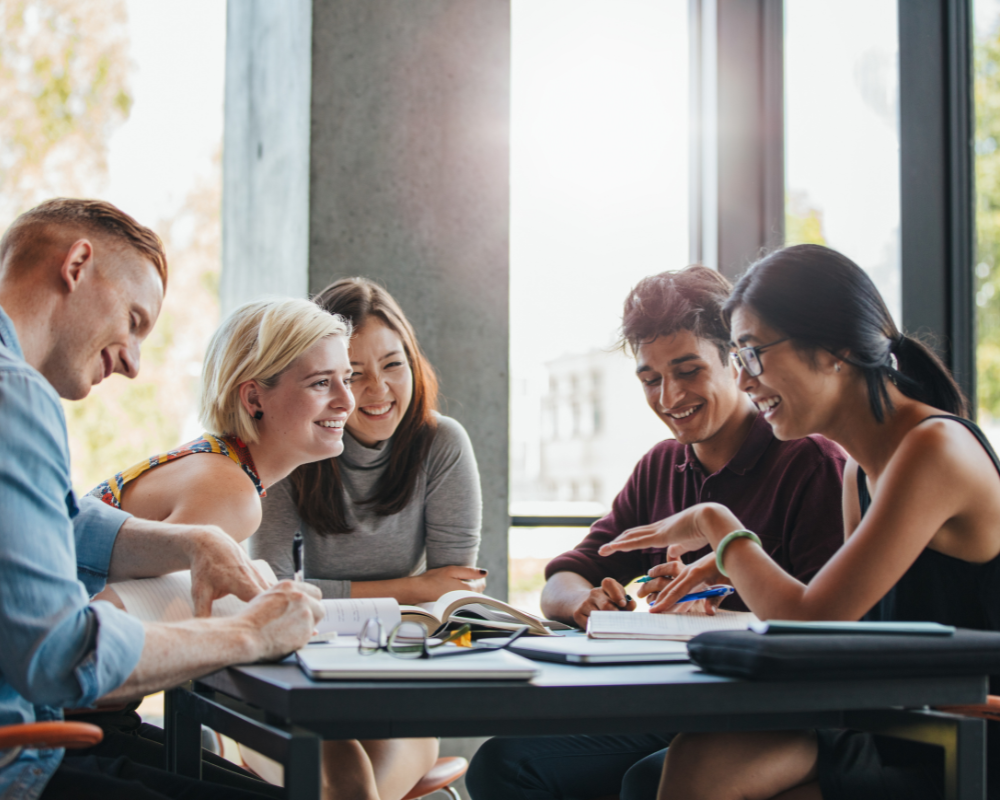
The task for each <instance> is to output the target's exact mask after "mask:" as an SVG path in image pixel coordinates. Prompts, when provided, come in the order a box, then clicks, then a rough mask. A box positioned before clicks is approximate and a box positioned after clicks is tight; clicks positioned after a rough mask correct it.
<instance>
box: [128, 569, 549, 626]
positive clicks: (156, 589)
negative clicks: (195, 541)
mask: <svg viewBox="0 0 1000 800" xmlns="http://www.w3.org/2000/svg"><path fill="white" fill-rule="evenodd" d="M253 564H254V566H255V567H256V568H257V570H258V571H259V572H260V573H261V574H262V575H263V576H264V577H265V578H266V579H268V580H269V581H271V582H273V583H276V582H277V579H276V578H275V575H274V572H273V571H272V570H271V567H270V565H269V564H268V563H267V562H266V561H254V562H253ZM110 587H111V588H112V589H114V591H115V592H117V594H118V597H119V598H120V599H121V601H122V604H123V605H124V606H125V610H126V611H128V613H129V614H132V615H133V616H135V617H138V618H139V619H141V620H142V621H143V622H182V621H183V620H187V619H192V618H193V617H194V602H193V601H192V600H191V573H190V572H188V571H186V570H185V571H184V572H171V573H170V574H168V575H161V576H160V577H158V578H142V579H141V580H132V581H121V582H120V583H113V584H110ZM322 602H323V608H324V609H325V610H326V616H324V617H323V619H322V620H321V621H320V622H319V623H318V624H317V626H316V629H317V631H318V633H319V634H320V636H321V637H324V638H328V637H329V634H331V633H339V634H342V635H345V636H354V635H356V634H358V633H360V632H361V628H362V627H363V626H364V624H365V622H366V621H367V620H368V619H369V618H370V617H378V618H379V619H380V620H382V626H383V627H384V628H385V630H386V631H390V630H392V628H393V627H395V626H396V625H397V624H398V623H399V622H400V621H401V620H404V619H405V620H408V621H411V622H420V623H422V624H423V625H424V626H425V627H426V628H427V629H428V631H429V632H431V633H433V632H434V631H436V630H438V629H439V628H441V627H443V626H444V625H445V624H446V623H447V622H449V621H458V622H475V624H477V625H483V626H486V627H489V628H499V629H501V630H510V629H514V628H519V627H521V626H522V625H527V626H528V627H529V628H530V629H531V632H532V633H537V634H539V635H542V636H548V635H550V634H551V632H552V631H551V629H552V628H558V629H568V626H566V625H563V624H562V623H560V622H554V621H552V620H543V619H539V618H538V617H535V616H532V615H531V614H528V613H527V612H524V611H520V610H519V609H516V608H514V607H513V606H509V605H507V604H506V603H504V602H503V601H502V600H496V599H494V598H492V597H487V596H486V595H483V594H478V593H476V592H463V591H456V592H448V593H447V594H444V595H442V596H441V597H440V599H439V600H438V601H437V602H436V603H425V604H424V605H423V606H400V605H399V603H397V602H396V600H395V599H393V598H392V597H352V598H349V599H343V600H323V601H322ZM246 606H247V604H246V603H244V602H243V601H242V600H240V599H239V598H237V597H236V596H235V595H227V596H226V597H223V598H221V599H219V600H216V601H215V602H214V603H213V604H212V616H213V617H229V616H234V615H235V614H239V613H240V612H241V611H242V610H243V609H245V608H246ZM459 612H460V613H459ZM466 615H469V616H466Z"/></svg>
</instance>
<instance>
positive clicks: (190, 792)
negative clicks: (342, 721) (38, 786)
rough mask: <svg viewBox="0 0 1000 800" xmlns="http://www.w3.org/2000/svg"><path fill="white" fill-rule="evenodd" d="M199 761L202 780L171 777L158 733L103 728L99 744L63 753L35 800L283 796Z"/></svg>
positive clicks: (223, 766)
mask: <svg viewBox="0 0 1000 800" xmlns="http://www.w3.org/2000/svg"><path fill="white" fill-rule="evenodd" d="M136 719H138V717H137V718H136ZM88 721H91V720H90V719H88ZM202 758H203V760H204V764H203V766H202V776H203V779H202V780H200V781H199V780H195V779H193V778H184V777H181V776H180V775H174V774H173V773H170V772H167V771H166V770H165V769H164V766H165V759H164V749H163V731H162V730H161V729H160V728H157V727H155V726H153V725H147V724H145V723H140V724H138V725H137V726H136V727H135V728H134V729H133V730H128V731H127V732H126V731H122V730H119V729H115V728H114V727H111V726H107V727H104V741H102V742H101V743H100V744H98V745H95V746H94V747H90V748H88V749H86V750H78V751H72V750H70V751H68V752H67V754H66V757H65V758H64V759H63V762H62V764H61V765H60V766H59V769H58V770H56V773H55V775H54V776H53V777H52V780H50V781H49V783H48V785H47V786H46V787H45V791H44V792H43V793H42V798H41V800H91V798H93V800H119V799H120V800H130V799H131V798H135V799H136V800H167V798H172V799H174V800H176V799H177V798H182V799H183V800H216V799H217V800H266V799H267V798H280V797H283V796H284V789H282V788H281V787H280V786H271V785H270V784H268V783H265V782H263V781H261V780H258V779H257V778H255V777H253V776H252V775H251V774H250V773H249V772H247V771H246V770H243V769H240V768H239V767H237V766H236V765H235V764H233V763H231V762H229V761H226V760H225V759H223V758H219V757H218V756H216V755H215V754H214V753H207V752H202Z"/></svg>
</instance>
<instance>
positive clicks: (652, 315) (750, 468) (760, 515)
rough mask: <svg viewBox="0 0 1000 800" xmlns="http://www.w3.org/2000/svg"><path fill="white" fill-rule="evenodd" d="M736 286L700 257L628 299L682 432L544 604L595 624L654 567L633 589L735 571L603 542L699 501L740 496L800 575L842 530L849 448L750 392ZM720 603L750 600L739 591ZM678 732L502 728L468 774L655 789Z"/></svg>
mask: <svg viewBox="0 0 1000 800" xmlns="http://www.w3.org/2000/svg"><path fill="white" fill-rule="evenodd" d="M730 289H731V286H730V285H729V282H728V281H727V280H726V279H725V278H724V277H722V276H721V275H720V274H719V273H718V272H716V271H714V270H711V269H708V268H706V267H697V266H695V267H688V268H687V269H683V270H680V271H679V272H664V273H661V274H660V275H654V276H652V277H649V278H646V279H644V280H643V281H641V282H640V283H639V284H638V285H637V286H636V287H635V289H633V290H632V292H631V293H630V294H629V297H628V298H627V299H626V301H625V309H624V314H623V319H622V339H623V343H624V344H625V345H626V346H627V347H628V348H629V349H630V350H631V352H632V353H633V354H634V355H635V358H636V375H637V377H638V379H639V381H640V382H641V385H642V388H643V391H644V392H645V395H646V402H647V403H648V404H649V407H650V408H651V409H652V410H653V413H654V414H656V415H657V416H658V417H659V418H660V419H662V420H663V422H664V423H665V424H666V425H667V427H668V428H669V429H670V431H671V433H672V434H673V437H674V438H673V439H668V440H666V441H663V442H660V443H659V444H657V445H656V446H655V447H653V449H652V450H650V451H649V452H648V453H647V454H646V455H645V456H643V458H642V459H641V460H640V461H639V463H638V464H637V465H636V468H635V470H634V471H633V472H632V475H631V476H630V477H629V479H628V482H627V483H626V484H625V487H624V488H623V489H622V490H621V492H620V493H619V494H618V496H617V497H616V498H615V501H614V503H613V505H612V509H611V513H609V514H608V515H607V516H605V517H604V518H602V519H600V520H598V521H597V522H595V523H594V525H593V526H592V527H591V529H590V532H589V533H588V535H587V536H586V538H585V539H584V540H583V541H582V542H581V543H580V544H579V545H577V546H576V548H575V549H573V550H570V551H569V552H567V553H563V554H562V555H561V556H558V557H556V558H555V559H553V560H552V561H551V562H550V563H549V565H548V567H547V568H546V571H545V573H546V578H547V583H546V585H545V589H544V591H543V592H542V611H543V612H544V614H545V615H546V616H547V617H550V618H553V619H559V620H563V621H565V622H571V623H575V624H577V625H579V626H580V627H585V626H586V624H587V617H589V616H590V614H591V612H592V611H595V610H620V611H631V610H632V609H634V608H635V607H636V600H633V599H631V598H630V597H628V596H627V595H626V594H625V589H624V587H625V586H626V585H627V584H628V583H629V582H631V581H633V580H635V579H636V578H638V577H639V576H640V575H644V574H645V575H650V576H652V577H653V580H651V581H649V582H647V583H644V584H643V585H642V586H641V587H640V589H639V590H638V592H636V594H637V595H638V596H639V598H643V597H646V596H648V595H652V594H655V593H657V592H659V591H661V590H662V589H663V588H664V587H665V586H666V585H667V583H668V581H674V582H683V584H684V586H685V589H686V590H687V591H697V590H698V589H699V588H704V586H705V585H711V584H717V583H723V582H725V579H724V578H723V577H722V576H721V575H719V574H718V572H717V571H716V568H715V559H714V554H713V553H712V552H711V550H710V549H709V548H706V549H705V550H702V551H698V552H694V553H686V554H684V556H682V559H681V560H674V559H669V558H668V554H667V553H666V551H664V550H659V549H654V550H646V551H641V552H632V553H616V554H614V555H612V556H610V557H603V556H600V555H598V552H597V551H598V548H600V546H601V545H603V544H605V543H606V542H609V541H611V540H612V539H614V538H616V537H617V536H618V535H619V534H621V533H623V532H624V531H626V530H629V529H630V528H636V527H640V526H645V525H652V524H655V523H657V522H658V521H659V520H662V519H664V518H666V517H669V516H670V515H672V514H675V513H677V512H678V511H681V510H682V509H684V508H687V507H688V506H690V505H693V504H695V503H700V502H702V501H706V500H712V501H714V502H718V503H722V504H723V505H726V506H728V507H729V508H731V509H732V510H733V511H734V513H736V515H737V516H738V517H739V518H740V519H741V520H744V521H745V522H746V524H747V525H748V526H749V527H750V529H751V530H753V531H754V532H755V533H757V535H758V536H760V538H761V542H762V544H763V547H764V549H765V550H766V551H767V552H768V553H769V554H770V555H771V557H772V558H774V559H775V560H776V561H777V562H778V563H779V564H781V565H782V566H783V567H784V568H785V569H786V570H787V571H788V572H789V573H791V574H792V575H794V576H795V577H797V578H798V579H799V580H802V581H808V580H809V579H810V578H812V576H813V575H814V574H816V572H818V571H819V569H820V567H822V566H823V564H824V563H826V561H827V559H829V558H830V556H831V555H833V553H834V551H835V550H836V549H837V548H838V547H839V546H840V544H841V542H842V541H843V536H844V526H843V520H842V513H841V506H840V496H841V479H842V476H843V471H844V460H845V456H844V453H843V451H842V450H841V449H840V448H839V447H838V446H837V445H835V444H833V443H832V442H829V441H827V440H826V439H824V438H822V437H821V436H809V437H807V438H805V439H799V440H796V441H789V442H781V441H778V440H777V439H776V438H775V437H774V434H773V433H772V432H771V426H770V425H768V424H767V422H765V421H764V419H763V418H762V417H760V416H759V415H758V411H757V408H756V407H755V406H754V404H753V403H752V402H751V401H750V399H749V398H748V397H747V396H746V395H745V394H743V393H742V392H740V390H739V388H738V386H737V385H736V373H735V370H734V369H733V367H732V365H731V363H730V356H729V331H728V330H727V329H726V327H725V325H724V324H723V322H722V319H721V315H720V313H719V312H720V310H721V308H722V305H723V303H724V302H725V300H726V298H727V297H728V296H729V292H730ZM647 599H648V598H647ZM708 602H709V601H701V602H700V603H699V604H698V605H699V607H704V604H706V603H708ZM687 605H694V604H687ZM722 605H723V607H724V608H732V609H739V610H745V608H746V606H744V605H743V603H742V601H740V599H739V597H738V596H737V595H731V596H730V597H728V598H726V600H724V601H723V604H722ZM677 610H678V611H682V610H687V609H683V608H678V609H677ZM670 738H671V735H670V734H669V733H665V734H664V735H662V736H657V735H641V736H569V737H541V738H530V739H528V738H525V739H492V740H490V741H489V742H487V743H486V744H485V745H484V746H483V747H482V748H481V749H480V751H479V753H477V754H476V757H475V758H474V759H473V763H472V766H471V768H470V771H469V773H468V775H467V777H466V785H467V786H468V787H469V791H470V793H471V795H472V797H473V800H493V798H498V800H499V798H510V797H520V796H524V797H529V796H530V797H531V798H532V800H545V798H570V797H572V798H588V797H600V796H603V795H617V794H619V793H620V794H621V796H622V800H644V798H645V800H652V798H654V797H655V796H656V788H657V785H658V782H659V774H660V768H661V766H662V755H661V754H660V753H659V752H658V751H661V750H662V748H664V747H666V745H667V744H668V743H669V741H670ZM626 773H627V774H626Z"/></svg>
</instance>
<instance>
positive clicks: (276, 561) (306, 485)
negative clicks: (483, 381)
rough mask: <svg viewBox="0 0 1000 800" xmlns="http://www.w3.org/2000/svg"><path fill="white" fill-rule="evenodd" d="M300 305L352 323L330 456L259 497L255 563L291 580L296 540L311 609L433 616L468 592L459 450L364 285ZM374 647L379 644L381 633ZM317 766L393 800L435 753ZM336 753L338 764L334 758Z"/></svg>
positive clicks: (415, 363) (462, 440)
mask: <svg viewBox="0 0 1000 800" xmlns="http://www.w3.org/2000/svg"><path fill="white" fill-rule="evenodd" d="M314 302H315V303H316V304H317V305H319V306H320V307H321V308H323V309H325V310H326V311H328V312H330V313H332V314H338V315H340V316H342V317H344V318H345V319H347V320H348V321H350V322H351V323H352V325H353V326H354V331H355V334H354V336H353V338H352V339H351V343H350V361H351V367H352V372H351V378H350V386H351V392H352V393H353V395H354V398H355V401H356V409H355V411H354V413H353V414H352V415H351V416H350V417H349V418H348V420H347V423H346V432H345V434H344V452H343V454H342V455H340V456H339V457H338V458H328V459H324V460H322V461H318V462H316V463H314V464H309V465H308V466H306V465H303V467H300V468H299V469H297V470H295V472H293V473H292V474H291V476H290V477H289V478H288V479H286V480H284V481H282V482H280V483H278V484H277V485H276V486H274V487H269V489H268V497H267V499H266V500H265V501H264V504H263V505H264V515H263V520H262V522H261V525H260V528H259V529H258V531H257V533H256V534H254V536H253V537H252V538H251V539H250V551H251V553H252V554H253V555H254V557H255V558H263V559H266V560H267V561H268V562H269V563H270V564H271V565H272V567H273V568H274V571H275V573H276V574H277V575H278V576H279V577H285V576H288V577H291V576H292V575H293V572H294V564H293V559H292V541H293V537H294V535H295V532H296V531H301V532H302V536H303V538H304V544H305V559H304V573H305V579H306V581H307V582H308V583H311V584H312V585H314V586H316V587H317V588H319V589H320V590H321V591H322V592H323V596H324V597H329V598H340V597H394V598H395V599H396V600H398V601H399V602H400V603H404V604H414V603H423V602H433V601H435V600H437V599H438V598H439V597H440V596H441V595H443V594H445V593H446V592H450V591H454V590H457V589H465V590H472V591H481V590H482V589H483V588H484V584H485V580H484V579H485V576H486V570H483V569H479V568H477V567H476V566H475V564H476V556H477V554H478V551H479V529H480V524H481V516H482V500H481V496H480V489H479V472H478V468H477V466H476V458H475V455H474V454H473V451H472V444H471V442H470V441H469V437H468V435H467V434H466V432H465V430H464V428H462V426H461V424H459V423H458V421H456V420H454V419H451V418H449V417H446V416H443V415H440V414H438V412H437V381H436V379H435V377H434V370H433V368H432V367H431V365H430V363H429V362H428V361H427V359H426V357H425V356H424V355H423V353H422V352H421V349H420V345H419V344H418V343H417V338H416V334H415V333H414V330H413V327H412V325H411V324H410V322H409V320H408V319H407V318H406V316H405V314H404V313H403V311H402V309H401V308H400V307H399V305H398V304H397V303H396V301H395V300H394V299H393V298H392V296H391V295H390V294H389V293H388V292H387V291H386V290H385V289H383V288H382V287H381V286H379V285H378V284H376V283H374V282H372V281H369V280H367V279H365V278H344V279H342V280H339V281H336V282H335V283H333V284H331V285H330V286H328V287H327V288H326V289H324V290H323V291H322V292H320V293H319V295H317V296H316V297H315V298H314ZM386 633H387V634H388V631H387V632H386ZM325 747H326V748H327V749H326V751H325V756H324V758H327V757H329V760H328V762H327V763H329V764H330V765H331V768H333V766H334V765H339V766H338V767H337V777H338V781H340V782H341V783H351V785H353V786H354V787H355V788H354V794H353V796H354V797H357V798H369V800H399V798H401V797H402V796H403V795H405V794H406V792H408V791H409V790H410V789H411V788H412V787H413V785H414V784H415V783H416V782H417V781H418V780H419V779H420V778H421V777H422V776H423V775H424V773H425V772H426V771H427V769H429V768H430V766H431V765H432V764H433V763H434V760H435V759H436V758H437V750H438V743H437V740H436V739H391V740H381V741H376V740H364V741H360V742H359V741H347V742H326V743H325ZM337 750H339V751H340V755H337V753H336V752H335V751H337Z"/></svg>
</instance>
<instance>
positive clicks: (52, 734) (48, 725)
mask: <svg viewBox="0 0 1000 800" xmlns="http://www.w3.org/2000/svg"><path fill="white" fill-rule="evenodd" d="M103 738H104V731H102V730H101V729H100V728H98V727H97V726H96V725H91V724H90V723H89V722H27V723H24V724H22V725H4V726H3V727H0V750H9V751H10V752H7V753H4V754H3V756H2V757H0V767H5V766H7V765H8V764H10V763H12V762H13V761H14V759H15V758H17V756H18V755H19V754H20V752H21V750H23V749H24V748H25V747H32V748H35V747H37V748H55V747H65V748H67V749H70V750H73V749H79V748H81V747H93V746H94V745H95V744H98V743H99V742H100V741H101V739H103Z"/></svg>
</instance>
